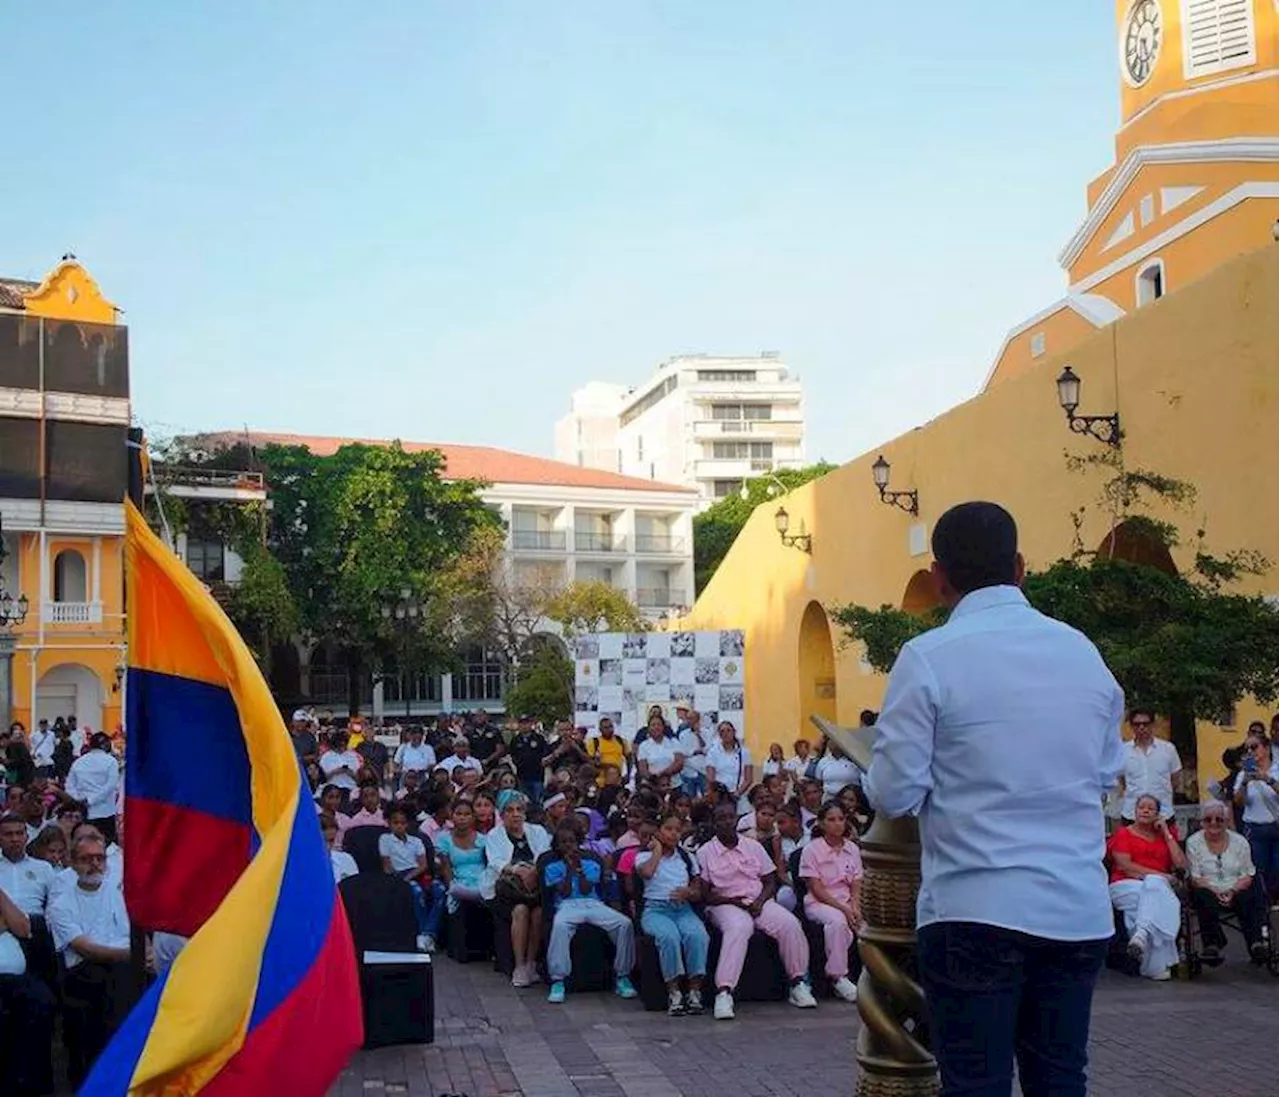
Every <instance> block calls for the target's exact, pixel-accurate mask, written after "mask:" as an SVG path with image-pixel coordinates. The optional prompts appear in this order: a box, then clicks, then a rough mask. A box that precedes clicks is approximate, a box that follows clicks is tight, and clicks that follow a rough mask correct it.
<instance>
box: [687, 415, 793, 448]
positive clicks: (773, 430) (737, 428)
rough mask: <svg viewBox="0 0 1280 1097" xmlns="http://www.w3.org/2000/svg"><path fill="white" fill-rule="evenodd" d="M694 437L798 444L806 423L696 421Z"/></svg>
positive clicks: (769, 420)
mask: <svg viewBox="0 0 1280 1097" xmlns="http://www.w3.org/2000/svg"><path fill="white" fill-rule="evenodd" d="M693 436H694V437H695V438H698V439H716V438H733V437H735V436H736V437H743V438H746V437H750V438H757V439H761V440H767V439H771V440H776V441H786V442H798V441H799V440H800V439H801V438H802V437H803V436H804V423H803V422H802V421H801V420H799V419H695V420H694V423H693Z"/></svg>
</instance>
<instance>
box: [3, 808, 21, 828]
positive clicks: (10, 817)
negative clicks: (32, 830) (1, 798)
mask: <svg viewBox="0 0 1280 1097" xmlns="http://www.w3.org/2000/svg"><path fill="white" fill-rule="evenodd" d="M15 823H16V824H17V825H18V826H20V827H22V828H23V830H25V829H26V827H27V821H26V820H25V819H24V818H23V817H22V816H21V815H17V814H15V813H14V812H12V811H6V812H5V813H4V814H3V815H0V827H2V826H5V825H6V824H15Z"/></svg>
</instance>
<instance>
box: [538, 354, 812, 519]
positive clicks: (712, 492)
mask: <svg viewBox="0 0 1280 1097" xmlns="http://www.w3.org/2000/svg"><path fill="white" fill-rule="evenodd" d="M555 442H556V456H557V457H558V458H559V459H560V460H561V461H565V462H568V463H571V464H578V465H583V466H588V467H592V466H593V467H596V468H607V469H610V470H613V471H616V472H619V473H622V474H624V475H627V476H633V477H639V478H641V479H647V480H657V481H664V482H667V483H674V484H684V485H686V486H688V487H691V488H694V489H695V490H696V491H697V492H698V498H699V506H700V507H705V506H708V505H709V504H710V503H712V502H714V501H715V500H716V499H723V498H724V497H725V496H727V495H732V494H733V493H735V492H736V491H738V489H739V488H741V487H742V484H743V481H745V480H747V479H750V478H751V477H753V476H761V475H763V474H765V473H769V472H774V471H776V470H777V469H794V468H799V467H801V466H802V465H803V464H804V396H803V393H802V391H801V387H800V381H799V379H798V378H795V377H792V376H791V373H790V371H789V370H788V369H787V367H786V365H785V364H784V363H783V362H782V360H781V359H780V358H779V357H778V355H777V354H775V353H771V352H766V353H763V354H760V355H758V356H754V357H738V356H713V355H707V354H692V355H681V356H679V357H676V358H671V359H669V360H668V361H666V362H664V363H663V364H662V365H661V366H659V367H658V369H657V371H656V372H655V373H654V374H653V376H652V377H650V378H649V379H648V380H647V381H645V383H644V384H642V385H639V386H637V387H636V388H633V389H622V388H621V387H620V386H617V385H610V384H606V383H603V382H599V381H593V382H591V383H590V384H588V385H586V386H585V387H584V388H582V389H579V390H578V391H577V392H575V393H574V394H573V395H572V397H571V398H570V411H569V414H568V415H566V416H565V417H564V418H562V419H561V420H560V421H559V422H558V423H557V424H556V429H555Z"/></svg>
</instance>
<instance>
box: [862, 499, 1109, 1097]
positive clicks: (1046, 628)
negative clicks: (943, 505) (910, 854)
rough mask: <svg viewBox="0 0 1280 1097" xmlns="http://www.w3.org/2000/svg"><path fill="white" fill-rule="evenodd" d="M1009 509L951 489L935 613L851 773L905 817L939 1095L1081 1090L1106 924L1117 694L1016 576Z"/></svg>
mask: <svg viewBox="0 0 1280 1097" xmlns="http://www.w3.org/2000/svg"><path fill="white" fill-rule="evenodd" d="M1017 540H1018V534H1017V527H1016V526H1015V524H1014V521H1013V518H1012V516H1011V515H1009V513H1008V512H1007V511H1005V510H1004V509H1003V508H1002V507H999V506H997V505H996V504H994V503H981V502H974V503H963V504H961V505H960V506H957V507H953V508H952V509H951V510H949V511H947V512H946V513H945V514H943V515H942V517H941V518H939V519H938V522H937V525H936V526H935V527H934V530H933V555H934V557H935V562H934V564H933V569H932V570H933V576H934V580H935V582H936V583H937V587H938V593H939V595H940V596H941V598H942V601H943V602H944V603H945V604H946V605H947V606H949V607H951V617H950V620H949V621H948V622H947V623H946V624H945V625H943V626H942V627H941V628H936V629H933V630H931V631H930V632H927V633H925V634H924V635H922V636H918V637H916V638H915V639H914V640H911V641H910V642H909V643H907V644H906V645H904V646H903V648H902V651H901V653H900V654H899V656H898V659H897V662H896V663H895V664H894V668H893V673H892V675H891V676H890V678H889V685H888V690H887V692H886V695H885V702H884V710H883V711H882V712H881V714H880V718H879V720H878V721H877V727H878V728H879V731H880V735H879V738H878V739H877V740H876V742H875V746H874V749H873V753H872V761H871V766H870V769H869V770H868V772H867V775H866V777H865V779H864V780H863V790H864V792H865V793H866V795H867V797H868V799H869V800H870V802H871V805H872V807H874V808H875V809H876V811H878V812H881V813H883V814H884V815H885V816H887V817H891V818H894V817H899V816H904V815H918V816H919V820H920V846H921V886H920V898H919V901H918V904H917V913H916V919H917V927H918V929H917V938H918V943H919V947H918V950H917V963H918V967H919V971H920V981H921V983H922V984H923V985H924V989H925V993H926V995H927V996H928V998H929V1004H930V1013H931V1015H932V1018H933V1020H932V1027H931V1037H932V1050H933V1052H934V1054H935V1055H936V1056H937V1058H938V1064H939V1066H940V1067H941V1070H942V1088H943V1093H944V1094H952V1093H960V1092H966V1093H967V1092H975V1093H976V1092H979V1091H980V1092H982V1093H984V1094H990V1095H995V1094H1008V1093H1009V1092H1010V1091H1011V1088H1012V1084H1013V1060H1014V1054H1015V1047H1016V1048H1017V1057H1018V1068H1019V1075H1020V1080H1021V1084H1022V1089H1023V1092H1025V1093H1055V1094H1061V1095H1063V1097H1068V1095H1070V1097H1076V1095H1078V1097H1084V1093H1085V1064H1086V1061H1087V1056H1086V1046H1087V1043H1088V1037H1089V1014H1090V1007H1091V1003H1092V1000H1093V988H1094V984H1095V982H1096V981H1097V977H1098V972H1099V970H1100V969H1101V967H1102V961H1103V959H1104V957H1105V955H1106V949H1107V942H1108V940H1109V939H1110V937H1111V936H1112V934H1113V932H1114V921H1113V915H1112V911H1111V901H1110V897H1109V894H1108V890H1107V874H1106V871H1105V870H1104V868H1103V865H1102V857H1103V848H1104V825H1103V816H1102V797H1103V795H1104V794H1105V792H1106V790H1107V789H1109V788H1110V787H1111V786H1112V785H1113V784H1114V783H1115V780H1116V777H1117V776H1118V775H1119V773H1120V768H1121V764H1122V753H1121V749H1120V747H1121V744H1120V722H1121V720H1122V719H1123V717H1124V694H1123V693H1122V692H1121V690H1120V687H1119V686H1118V685H1117V684H1116V681H1115V679H1114V678H1113V677H1112V675H1111V672H1110V671H1109V670H1108V669H1107V667H1106V664H1105V663H1103V661H1102V658H1101V656H1100V655H1099V654H1098V651H1097V649H1096V648H1095V647H1094V646H1093V644H1091V643H1090V642H1089V640H1088V639H1087V638H1086V637H1084V636H1082V635H1081V634H1080V633H1078V632H1077V631H1075V630H1074V629H1072V628H1069V627H1068V626H1067V625H1064V624H1062V623H1061V622H1059V621H1055V620H1053V619H1051V618H1049V617H1045V616H1044V615H1042V614H1040V613H1038V612H1037V611H1036V610H1034V609H1033V608H1032V607H1031V605H1030V604H1029V603H1028V602H1027V600H1026V598H1025V597H1024V595H1023V594H1022V591H1021V590H1019V589H1018V588H1019V587H1020V585H1021V583H1022V577H1023V570H1024V568H1023V561H1022V556H1021V554H1020V553H1019V552H1018V547H1017Z"/></svg>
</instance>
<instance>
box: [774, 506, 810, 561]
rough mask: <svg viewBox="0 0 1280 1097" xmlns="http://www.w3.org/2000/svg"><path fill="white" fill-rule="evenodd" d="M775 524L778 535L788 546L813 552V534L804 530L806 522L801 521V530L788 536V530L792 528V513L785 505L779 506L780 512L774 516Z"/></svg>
mask: <svg viewBox="0 0 1280 1097" xmlns="http://www.w3.org/2000/svg"><path fill="white" fill-rule="evenodd" d="M773 524H774V525H775V526H777V528H778V536H779V537H781V538H782V543H783V544H784V545H785V546H786V547H787V548H794V549H799V550H800V551H801V552H807V553H810V554H812V552H813V534H811V533H805V532H804V524H803V523H801V526H800V532H799V533H793V534H792V535H791V536H790V537H788V536H787V530H788V529H790V528H791V515H789V514H788V513H787V510H786V508H785V507H779V508H778V513H777V514H775V515H774V516H773Z"/></svg>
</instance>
